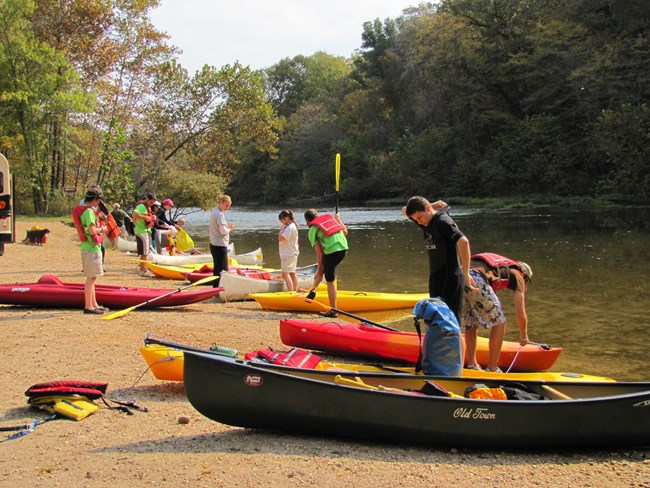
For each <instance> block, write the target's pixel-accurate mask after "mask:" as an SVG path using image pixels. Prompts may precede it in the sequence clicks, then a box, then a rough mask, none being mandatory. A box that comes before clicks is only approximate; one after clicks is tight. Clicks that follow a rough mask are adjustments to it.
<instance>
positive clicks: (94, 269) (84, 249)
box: [73, 189, 108, 314]
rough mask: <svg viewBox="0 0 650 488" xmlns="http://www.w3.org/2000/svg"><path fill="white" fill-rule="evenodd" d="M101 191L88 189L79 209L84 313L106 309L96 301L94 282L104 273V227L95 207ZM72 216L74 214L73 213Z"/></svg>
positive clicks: (97, 312)
mask: <svg viewBox="0 0 650 488" xmlns="http://www.w3.org/2000/svg"><path fill="white" fill-rule="evenodd" d="M101 199H102V193H101V190H99V189H89V190H88V191H87V192H86V195H85V197H84V200H83V205H80V206H81V207H84V208H85V210H84V209H80V210H81V214H80V215H79V220H80V223H81V229H82V231H83V234H84V236H85V240H83V241H82V242H81V264H82V268H83V273H84V276H85V277H86V283H85V284H84V313H89V314H103V313H104V312H106V311H107V310H108V309H107V308H104V307H102V306H100V305H99V304H98V303H97V296H96V294H95V282H96V281H97V277H98V276H102V275H103V274H104V270H103V266H102V253H101V243H102V240H103V239H102V232H103V231H104V229H103V228H102V227H101V226H100V224H99V223H98V221H97V215H96V214H95V208H97V207H98V206H99V202H100V201H101ZM73 217H74V214H73Z"/></svg>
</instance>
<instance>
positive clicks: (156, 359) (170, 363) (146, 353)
mask: <svg viewBox="0 0 650 488" xmlns="http://www.w3.org/2000/svg"><path fill="white" fill-rule="evenodd" d="M206 352H209V351H208V350H206ZM140 354H142V357H144V359H145V361H146V362H147V364H148V365H149V368H150V369H151V372H152V373H153V375H154V376H155V377H156V378H157V379H159V380H165V381H183V363H184V355H183V351H182V350H180V349H176V348H172V347H168V346H161V345H157V344H149V345H146V346H143V347H141V348H140ZM315 369H316V370H320V371H342V372H343V371H347V372H349V371H358V372H375V373H387V372H395V373H406V374H415V370H414V368H413V367H408V366H405V367H402V366H396V367H393V366H381V365H367V364H348V363H332V362H328V361H321V362H320V363H318V365H317V366H316V368H315ZM463 378H477V379H502V380H504V381H549V382H552V381H579V382H583V381H597V382H612V381H614V380H613V379H611V378H606V377H603V376H592V375H587V374H580V373H558V372H553V371H540V372H536V373H492V372H490V371H476V370H474V369H463Z"/></svg>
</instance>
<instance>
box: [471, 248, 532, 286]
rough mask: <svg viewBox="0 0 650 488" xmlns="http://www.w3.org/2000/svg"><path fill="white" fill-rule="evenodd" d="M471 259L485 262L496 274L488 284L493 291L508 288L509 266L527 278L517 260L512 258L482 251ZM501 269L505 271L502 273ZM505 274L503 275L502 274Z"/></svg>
mask: <svg viewBox="0 0 650 488" xmlns="http://www.w3.org/2000/svg"><path fill="white" fill-rule="evenodd" d="M472 259H478V260H479V261H483V262H484V263H485V264H487V265H488V266H489V267H490V268H492V270H493V271H494V272H495V274H496V275H497V278H496V279H494V280H492V281H490V286H491V287H492V289H493V290H494V291H500V290H505V289H506V288H508V282H509V281H510V268H511V267H512V268H515V269H517V271H519V272H520V273H521V274H522V275H523V277H524V278H527V277H528V275H527V274H526V270H525V269H524V268H523V266H522V265H521V264H519V262H517V261H515V260H514V259H510V258H507V257H505V256H501V255H499V254H495V253H493V252H483V253H481V254H474V255H472ZM502 270H505V271H506V273H503V274H502ZM504 274H505V276H504Z"/></svg>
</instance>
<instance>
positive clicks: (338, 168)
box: [336, 153, 341, 191]
mask: <svg viewBox="0 0 650 488" xmlns="http://www.w3.org/2000/svg"><path fill="white" fill-rule="evenodd" d="M340 178H341V155H340V154H339V153H336V191H339V179H340Z"/></svg>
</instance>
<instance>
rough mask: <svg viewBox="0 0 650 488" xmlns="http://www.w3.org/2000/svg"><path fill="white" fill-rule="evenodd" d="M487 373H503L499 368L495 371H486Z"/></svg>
mask: <svg viewBox="0 0 650 488" xmlns="http://www.w3.org/2000/svg"><path fill="white" fill-rule="evenodd" d="M487 371H489V372H490V373H503V371H501V368H499V367H498V366H497V369H488V370H487Z"/></svg>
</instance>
